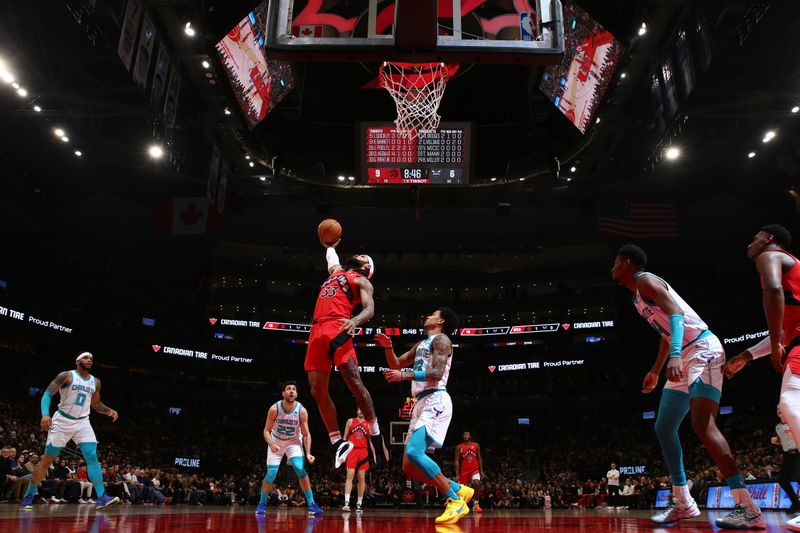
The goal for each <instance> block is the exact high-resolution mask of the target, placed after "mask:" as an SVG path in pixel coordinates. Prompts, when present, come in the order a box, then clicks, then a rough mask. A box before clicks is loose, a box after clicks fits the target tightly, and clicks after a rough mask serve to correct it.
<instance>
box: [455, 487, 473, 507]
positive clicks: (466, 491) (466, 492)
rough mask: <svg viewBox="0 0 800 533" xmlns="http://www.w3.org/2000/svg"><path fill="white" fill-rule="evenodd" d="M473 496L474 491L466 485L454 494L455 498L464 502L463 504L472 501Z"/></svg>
mask: <svg viewBox="0 0 800 533" xmlns="http://www.w3.org/2000/svg"><path fill="white" fill-rule="evenodd" d="M474 495H475V489H473V488H472V487H470V486H468V485H461V488H460V489H459V491H458V492H456V496H458V497H459V498H461V499H462V500H464V501H465V502H467V503H469V502H470V500H472V497H473V496H474Z"/></svg>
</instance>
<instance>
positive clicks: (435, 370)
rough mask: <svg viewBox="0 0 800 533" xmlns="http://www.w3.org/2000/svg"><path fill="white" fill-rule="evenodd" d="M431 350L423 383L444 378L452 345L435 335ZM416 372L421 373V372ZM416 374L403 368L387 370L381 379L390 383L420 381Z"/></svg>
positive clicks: (451, 352) (444, 336) (446, 339)
mask: <svg viewBox="0 0 800 533" xmlns="http://www.w3.org/2000/svg"><path fill="white" fill-rule="evenodd" d="M431 350H432V352H433V353H431V364H430V366H429V367H428V368H427V370H425V376H424V377H425V379H424V381H439V380H440V379H442V376H444V369H445V368H446V366H447V358H448V357H450V356H451V355H452V354H453V344H452V343H451V342H450V339H448V338H447V335H437V336H436V338H435V339H434V340H433V343H432V345H431ZM418 372H419V373H421V372H422V370H419V371H418ZM418 372H415V371H414V370H412V369H410V368H404V369H403V370H402V371H400V370H387V371H386V372H384V373H383V377H384V379H386V381H388V382H390V383H391V382H394V381H411V380H418V381H422V378H421V377H417V373H418Z"/></svg>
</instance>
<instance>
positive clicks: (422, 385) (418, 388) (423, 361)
mask: <svg viewBox="0 0 800 533" xmlns="http://www.w3.org/2000/svg"><path fill="white" fill-rule="evenodd" d="M439 335H444V334H443V333H437V334H436V335H431V336H430V337H428V338H427V339H425V340H424V341H422V342H420V343H419V344H418V345H417V351H416V353H415V354H414V371H415V372H416V371H417V370H422V371H427V370H428V368H430V366H431V357H432V354H433V341H434V339H435V338H436V337H438V336H439ZM452 362H453V352H452V350H451V351H450V355H449V356H448V357H447V362H446V363H445V366H444V374H442V379H440V380H439V381H431V380H428V381H412V382H411V394H412V395H413V396H415V397H417V396H419V395H420V393H421V392H423V391H426V390H446V389H447V378H448V377H449V376H450V363H452Z"/></svg>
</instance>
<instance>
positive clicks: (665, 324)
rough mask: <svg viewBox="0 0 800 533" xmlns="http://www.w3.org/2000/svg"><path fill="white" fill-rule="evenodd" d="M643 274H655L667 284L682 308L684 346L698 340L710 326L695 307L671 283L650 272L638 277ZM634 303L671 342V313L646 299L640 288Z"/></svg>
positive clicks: (648, 320) (650, 322)
mask: <svg viewBox="0 0 800 533" xmlns="http://www.w3.org/2000/svg"><path fill="white" fill-rule="evenodd" d="M641 276H653V277H654V278H656V279H657V280H659V281H661V282H662V283H663V284H664V285H666V287H667V290H668V291H669V294H670V296H672V299H673V300H675V303H677V304H678V307H680V308H681V311H682V312H683V328H684V329H683V342H681V345H682V346H683V347H684V348H685V347H686V345H688V344H689V343H691V342H693V341H695V340H697V338H698V337H699V336H700V334H702V333H703V332H704V331H706V330H708V326H707V325H706V323H705V322H703V319H702V318H700V315H698V314H697V313H696V312H695V311H694V309H692V308H691V307H689V304H687V303H686V301H685V300H684V299H683V298H681V297H680V295H679V294H678V293H677V292H675V289H673V288H672V287H670V286H669V283H667V282H666V281H664V280H663V279H661V278H659V277H658V276H656V275H655V274H650V273H649V272H641V273H640V274H638V275H637V276H636V277H637V278H639V277H641ZM633 305H634V306H636V310H637V311H638V312H639V314H640V315H642V317H643V318H644V319H645V320H647V322H648V323H649V324H650V325H651V326H653V328H654V329H655V330H656V331H658V332H659V333H660V334H661V336H662V337H663V338H664V339H665V340H666V341H667V342H669V340H670V338H669V337H670V335H669V333H670V325H669V315H667V313H665V312H664V311H662V310H661V308H660V307H658V306H657V305H656V303H655V302H650V301H647V300H645V299H644V298H643V297H642V295H641V294H639V291H638V290H637V291H636V294H635V295H634V297H633Z"/></svg>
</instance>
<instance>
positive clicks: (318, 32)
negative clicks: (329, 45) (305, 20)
mask: <svg viewBox="0 0 800 533" xmlns="http://www.w3.org/2000/svg"><path fill="white" fill-rule="evenodd" d="M298 37H322V26H320V25H319V24H312V25H307V26H306V25H302V26H300V35H298Z"/></svg>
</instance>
